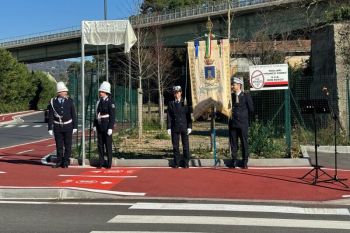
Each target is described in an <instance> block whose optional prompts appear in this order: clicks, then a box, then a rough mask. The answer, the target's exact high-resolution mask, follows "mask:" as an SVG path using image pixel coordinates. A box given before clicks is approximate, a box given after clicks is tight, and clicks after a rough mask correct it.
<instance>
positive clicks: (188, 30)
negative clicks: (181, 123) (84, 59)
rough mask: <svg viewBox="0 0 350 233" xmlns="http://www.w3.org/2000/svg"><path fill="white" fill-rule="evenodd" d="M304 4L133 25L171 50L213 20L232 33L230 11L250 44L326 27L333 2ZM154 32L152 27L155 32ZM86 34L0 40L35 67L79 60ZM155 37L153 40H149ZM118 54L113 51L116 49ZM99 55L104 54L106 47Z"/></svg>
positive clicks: (276, 1) (246, 7)
mask: <svg viewBox="0 0 350 233" xmlns="http://www.w3.org/2000/svg"><path fill="white" fill-rule="evenodd" d="M300 2H303V3H307V2H309V1H308V0H304V1H302V0H233V1H231V2H230V4H228V2H227V1H223V2H222V3H217V4H215V5H200V6H196V7H192V8H188V9H181V10H176V11H173V12H164V13H157V14H150V15H142V16H136V17H131V18H130V20H131V22H132V24H133V27H134V28H135V29H136V28H152V27H155V26H159V27H161V30H162V40H163V41H164V43H165V45H166V46H169V47H177V46H181V47H182V46H184V42H186V41H189V40H192V39H193V38H197V37H200V36H203V34H204V33H205V31H206V28H205V24H206V21H207V18H208V16H210V17H211V19H212V22H213V23H214V29H213V30H214V33H215V34H216V35H218V36H219V37H220V36H222V37H226V35H227V24H226V18H227V12H228V11H229V9H231V11H232V13H233V14H234V20H233V23H232V26H231V31H232V37H233V38H236V39H238V40H243V41H246V40H249V39H251V38H252V37H253V36H254V34H255V33H256V32H258V31H261V30H264V31H267V32H268V33H269V34H283V33H289V32H293V31H300V30H303V29H305V28H306V27H312V26H315V25H319V24H322V23H324V21H322V20H324V18H325V17H324V12H325V10H327V9H330V8H331V5H330V2H331V0H328V1H327V0H326V1H321V2H320V3H318V4H312V5H310V6H309V7H308V8H307V9H306V8H303V6H302V5H301V4H300ZM150 30H151V29H150ZM80 39H81V31H80V28H79V27H76V28H69V29H65V30H58V31H53V32H48V33H41V34H34V35H30V36H24V37H18V38H12V39H5V40H0V47H2V48H5V49H7V50H9V51H10V52H11V53H12V54H13V55H14V56H15V57H16V58H17V59H18V60H19V61H20V62H25V63H34V62H41V61H48V60H57V59H64V58H73V57H79V56H80V48H81V46H80ZM151 40H152V38H150V41H151ZM113 49H114V50H117V49H118V48H116V47H111V50H113ZM100 51H103V48H102V47H101V49H100ZM96 53H98V50H97V49H96V47H87V48H86V54H87V55H91V54H96Z"/></svg>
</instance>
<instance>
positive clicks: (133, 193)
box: [0, 186, 146, 200]
mask: <svg viewBox="0 0 350 233" xmlns="http://www.w3.org/2000/svg"><path fill="white" fill-rule="evenodd" d="M0 189H69V190H79V191H87V192H92V193H103V194H112V195H120V196H145V195H146V193H137V192H121V191H110V190H102V189H89V188H79V187H69V186H67V187H47V186H46V187H40V186H37V187H23V186H0ZM2 199H6V198H2ZM9 199H11V198H9ZM24 199H25V198H24ZM31 199H35V198H31ZM38 199H43V198H42V197H40V198H38ZM47 199H54V200H56V199H57V198H56V197H55V198H47Z"/></svg>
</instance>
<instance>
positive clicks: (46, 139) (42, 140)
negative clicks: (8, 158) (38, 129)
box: [0, 138, 52, 150]
mask: <svg viewBox="0 0 350 233" xmlns="http://www.w3.org/2000/svg"><path fill="white" fill-rule="evenodd" d="M48 140H52V138H45V139H41V140H38V141H34V142H26V143H22V144H17V145H13V146H7V147H2V148H0V150H4V149H10V148H13V147H17V146H25V145H30V144H34V143H38V142H44V141H48Z"/></svg>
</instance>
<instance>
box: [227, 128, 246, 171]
mask: <svg viewBox="0 0 350 233" xmlns="http://www.w3.org/2000/svg"><path fill="white" fill-rule="evenodd" d="M229 137H230V147H231V156H232V160H233V162H234V163H236V161H237V151H238V139H239V140H240V141H241V144H242V161H243V165H247V164H248V156H249V151H248V129H242V128H234V127H231V128H230V129H229Z"/></svg>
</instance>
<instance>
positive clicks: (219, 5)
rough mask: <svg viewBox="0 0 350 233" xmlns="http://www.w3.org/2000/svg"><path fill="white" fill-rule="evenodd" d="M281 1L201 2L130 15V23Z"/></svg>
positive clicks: (141, 22)
mask: <svg viewBox="0 0 350 233" xmlns="http://www.w3.org/2000/svg"><path fill="white" fill-rule="evenodd" d="M278 1H279V2H281V0H231V1H227V0H226V1H222V2H216V3H211V4H201V5H197V6H194V7H188V8H183V9H175V10H170V11H163V12H155V13H150V14H143V15H137V16H132V17H130V21H131V24H132V25H135V26H136V25H138V26H141V27H142V26H146V25H149V24H156V23H164V22H166V21H174V20H178V19H183V18H190V17H194V16H199V15H209V14H211V13H217V12H220V11H222V12H224V11H227V10H228V9H229V8H230V7H231V9H233V10H234V9H238V8H244V7H247V6H253V5H258V4H263V3H273V2H278Z"/></svg>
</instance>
